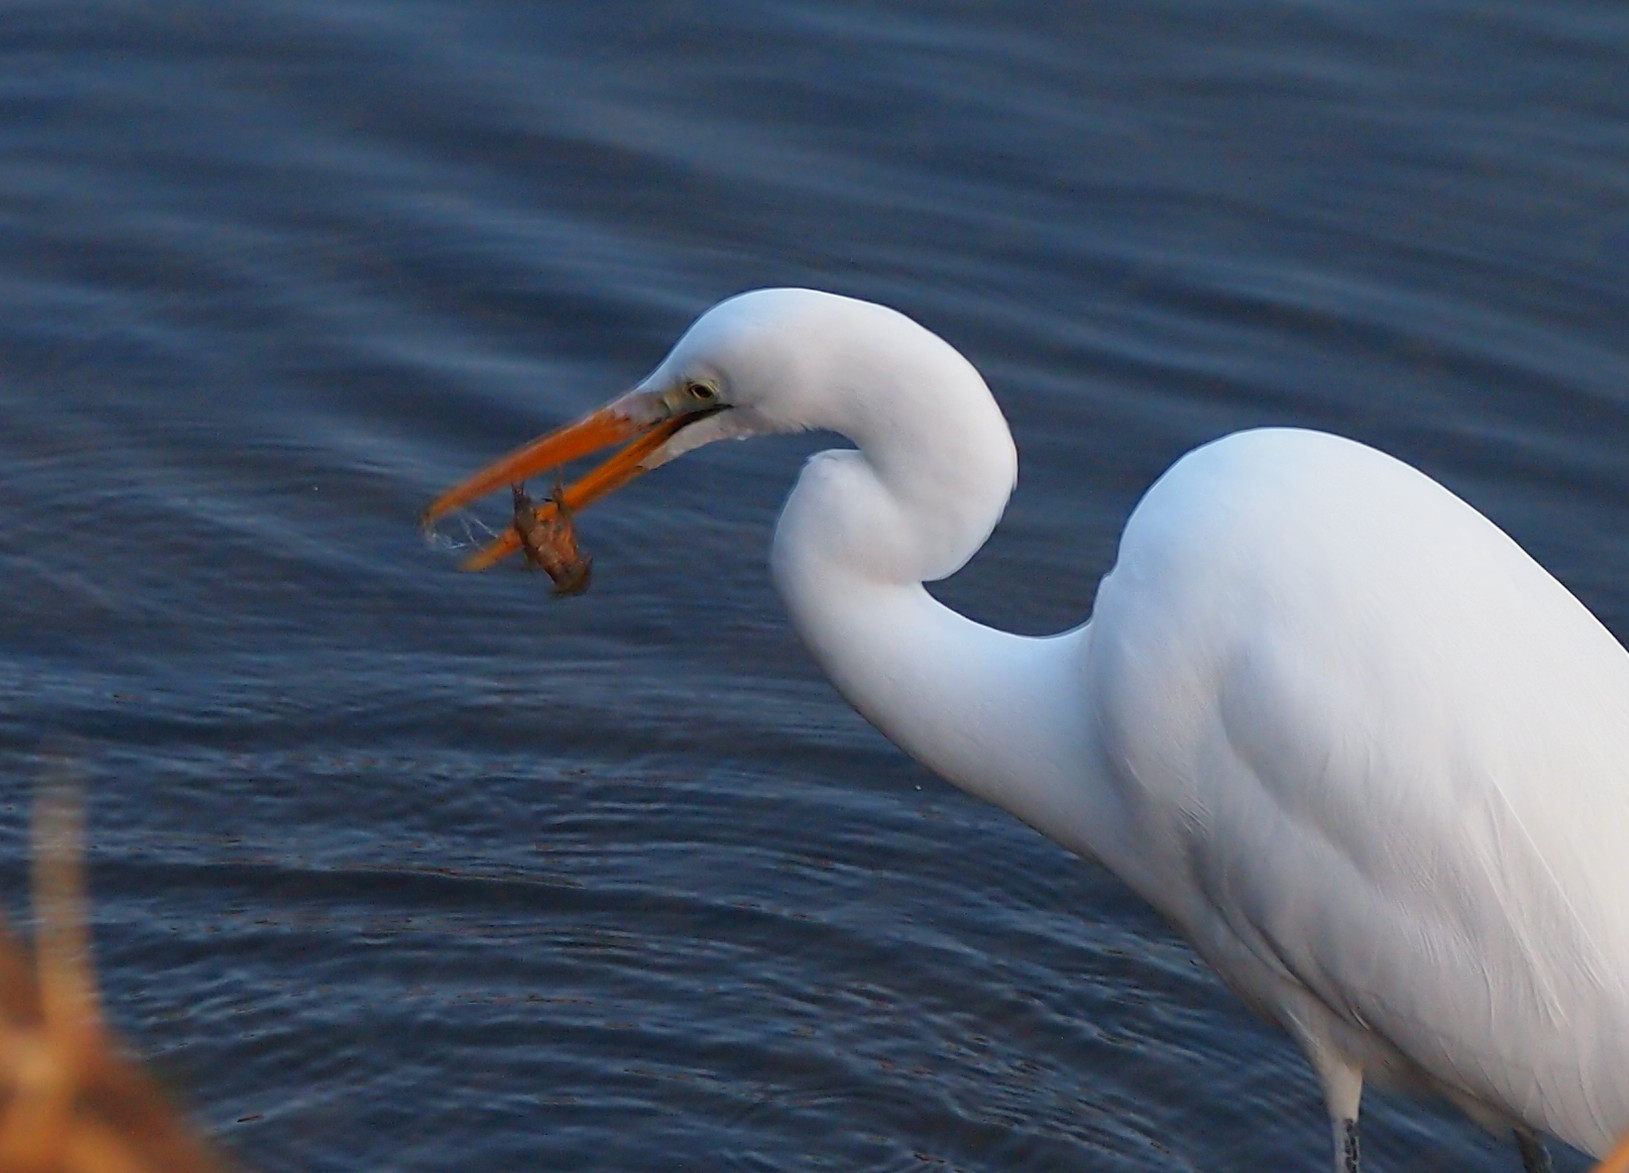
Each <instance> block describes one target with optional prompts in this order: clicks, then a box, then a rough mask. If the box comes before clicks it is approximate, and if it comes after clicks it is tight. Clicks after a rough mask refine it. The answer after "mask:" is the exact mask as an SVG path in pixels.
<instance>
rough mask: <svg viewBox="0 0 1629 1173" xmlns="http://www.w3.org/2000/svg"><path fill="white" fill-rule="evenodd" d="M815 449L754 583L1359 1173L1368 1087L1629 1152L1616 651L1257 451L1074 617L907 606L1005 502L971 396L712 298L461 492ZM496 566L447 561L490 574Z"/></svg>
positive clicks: (1167, 495)
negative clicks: (738, 441) (1222, 1012)
mask: <svg viewBox="0 0 1629 1173" xmlns="http://www.w3.org/2000/svg"><path fill="white" fill-rule="evenodd" d="M804 429H826V430H830V431H833V432H838V433H841V434H843V435H844V436H846V437H848V438H849V439H850V440H852V441H853V442H854V444H855V445H856V446H857V448H856V449H854V450H842V451H830V452H822V453H820V454H818V455H816V456H814V457H813V458H812V459H811V460H810V461H809V462H808V464H807V465H806V466H805V467H804V469H803V473H802V475H801V476H800V477H799V479H798V482H797V486H796V488H795V489H794V490H793V492H792V494H791V496H790V498H789V499H788V500H787V502H786V507H785V510H784V511H783V512H782V514H781V517H780V522H779V525H778V526H777V528H776V530H775V537H774V545H773V554H772V559H771V564H772V570H773V575H774V580H775V583H776V585H777V587H778V588H779V590H780V593H781V595H782V597H783V599H784V600H785V603H786V607H787V610H788V611H789V613H790V615H791V618H792V622H793V624H794V625H795V626H796V628H797V631H798V633H799V635H800V636H801V637H802V639H803V642H804V643H805V644H806V645H807V647H808V649H809V651H810V652H811V653H812V654H813V656H814V658H815V659H816V660H817V661H818V662H819V664H820V666H821V667H822V668H823V669H824V670H825V672H826V674H827V675H828V676H829V677H830V678H831V680H832V682H833V683H834V684H835V685H836V687H837V689H838V691H840V692H841V693H842V695H843V696H844V697H846V698H847V699H848V701H849V702H850V703H851V704H852V705H853V706H854V707H855V708H856V709H858V710H859V711H860V712H861V713H862V714H863V715H864V716H865V717H866V718H867V719H868V720H870V721H871V722H872V723H873V724H874V725H876V726H877V728H878V729H880V730H881V731H882V732H883V733H885V734H886V735H887V736H888V737H890V738H891V739H892V740H893V741H894V742H895V743H896V744H898V745H899V746H900V747H901V748H903V749H904V750H905V751H906V752H907V753H909V754H911V755H912V756H913V757H915V758H916V759H918V760H919V761H921V762H923V763H924V764H926V765H927V766H928V767H929V768H931V769H933V770H934V771H936V772H937V773H939V774H941V775H943V776H944V777H945V778H947V779H949V780H950V781H951V782H953V783H955V784H956V785H957V786H959V787H961V788H962V789H963V790H966V791H967V792H969V793H971V794H974V795H977V796H979V797H981V798H984V799H987V800H989V801H990V802H993V803H995V804H996V805H997V806H1000V807H1002V808H1004V809H1006V810H1007V811H1010V812H1011V813H1012V814H1014V815H1016V816H1018V817H1019V818H1020V819H1023V820H1024V821H1025V822H1027V823H1029V824H1030V825H1031V826H1033V827H1035V828H1036V829H1037V830H1039V831H1041V832H1042V833H1043V834H1045V835H1048V836H1050V837H1051V838H1052V839H1054V840H1056V841H1057V842H1059V843H1060V844H1062V845H1064V846H1065V847H1067V848H1069V849H1070V850H1072V851H1074V852H1076V853H1077V854H1079V855H1081V856H1084V857H1086V858H1087V859H1091V860H1097V861H1100V862H1102V863H1103V864H1104V865H1106V866H1107V867H1109V868H1110V869H1112V870H1113V871H1114V872H1115V873H1116V874H1118V875H1119V876H1120V877H1121V878H1122V879H1123V880H1124V881H1125V882H1126V883H1127V884H1129V885H1130V886H1131V887H1132V888H1133V889H1135V890H1136V891H1137V892H1139V893H1140V894H1141V895H1142V896H1143V897H1144V898H1145V899H1147V900H1148V901H1149V903H1151V904H1152V905H1153V906H1154V907H1155V908H1157V909H1158V910H1159V911H1160V912H1161V913H1162V914H1163V915H1164V916H1165V917H1166V918H1168V919H1169V920H1170V922H1171V923H1172V924H1173V925H1175V926H1176V927H1177V928H1178V929H1180V930H1181V931H1182V932H1183V933H1184V934H1186V936H1187V937H1188V939H1189V940H1190V941H1192V943H1193V946H1194V948H1195V949H1197V950H1198V952H1199V953H1200V955H1201V956H1203V957H1204V958H1205V959H1206V960H1207V961H1208V962H1209V963H1210V964H1211V965H1213V966H1214V967H1215V968H1216V970H1217V971H1218V972H1219V973H1220V974H1221V976H1222V977H1223V979H1224V980H1225V981H1226V982H1227V983H1228V985H1229V986H1231V987H1232V988H1233V989H1234V990H1235V991H1237V992H1238V993H1239V994H1240V995H1241V996H1242V997H1243V998H1244V999H1245V1000H1246V1001H1247V1002H1248V1003H1250V1004H1251V1005H1252V1006H1253V1007H1255V1009H1256V1010H1258V1011H1259V1012H1261V1013H1262V1014H1264V1015H1265V1016H1266V1017H1268V1018H1269V1019H1271V1020H1273V1021H1275V1022H1277V1023H1278V1024H1279V1025H1280V1026H1282V1027H1283V1028H1284V1029H1285V1030H1287V1031H1288V1032H1289V1033H1290V1034H1291V1035H1292V1036H1293V1037H1294V1038H1295V1039H1296V1041H1297V1042H1298V1043H1299V1044H1300V1046H1301V1048H1302V1049H1303V1050H1304V1051H1305V1053H1306V1055H1307V1058H1308V1059H1309V1060H1310V1061H1311V1063H1312V1067H1313V1069H1314V1070H1315V1071H1316V1072H1317V1075H1318V1077H1319V1079H1320V1081H1321V1082H1322V1085H1323V1094H1324V1100H1325V1103H1326V1105H1327V1107H1328V1111H1329V1116H1330V1119H1331V1122H1332V1127H1333V1134H1334V1148H1335V1161H1334V1165H1335V1169H1336V1170H1337V1173H1356V1170H1357V1169H1358V1154H1357V1116H1358V1100H1359V1095H1360V1093H1361V1090H1362V1086H1363V1082H1364V1080H1365V1078H1367V1077H1373V1078H1376V1079H1381V1080H1385V1081H1387V1082H1399V1083H1402V1084H1404V1085H1413V1086H1416V1087H1419V1088H1423V1089H1426V1090H1430V1091H1435V1092H1437V1093H1440V1094H1442V1095H1444V1096H1446V1097H1447V1098H1448V1099H1449V1100H1451V1101H1453V1102H1454V1103H1455V1104H1457V1105H1459V1106H1460V1107H1461V1108H1462V1109H1464V1110H1465V1111H1466V1112H1468V1113H1469V1114H1470V1115H1471V1116H1472V1117H1474V1118H1475V1119H1476V1120H1478V1121H1480V1122H1481V1123H1482V1124H1484V1125H1486V1126H1488V1127H1490V1128H1494V1129H1499V1130H1513V1131H1514V1133H1515V1135H1516V1138H1517V1141H1518V1144H1519V1147H1520V1149H1521V1155H1522V1161H1523V1164H1524V1166H1525V1167H1526V1168H1527V1169H1528V1170H1529V1171H1530V1173H1534V1171H1536V1170H1538V1169H1541V1168H1543V1167H1544V1165H1545V1163H1546V1159H1545V1156H1544V1152H1543V1148H1542V1146H1541V1145H1540V1143H1539V1141H1538V1140H1537V1136H1538V1134H1540V1133H1551V1134H1554V1135H1555V1136H1557V1137H1560V1138H1561V1139H1563V1140H1565V1141H1567V1142H1568V1143H1570V1144H1573V1145H1576V1146H1577V1147H1579V1148H1581V1149H1583V1150H1585V1151H1586V1152H1589V1153H1592V1154H1595V1155H1597V1156H1599V1155H1600V1154H1602V1153H1603V1152H1605V1151H1606V1150H1607V1149H1608V1148H1609V1147H1610V1145H1611V1142H1612V1141H1613V1139H1614V1138H1615V1137H1616V1136H1617V1135H1618V1134H1619V1133H1620V1132H1622V1131H1623V1130H1624V1129H1625V1128H1626V1127H1629V654H1626V653H1625V652H1624V649H1623V648H1622V647H1621V646H1620V645H1619V644H1618V642H1617V641H1616V640H1615V639H1613V637H1612V636H1611V634H1610V633H1608V631H1607V630H1606V628H1604V627H1603V626H1602V625H1601V624H1600V623H1599V622H1598V621H1597V620H1596V619H1595V617H1594V616H1592V615H1591V614H1590V613H1589V611H1588V610H1586V609H1585V608H1584V606H1583V605H1582V604H1581V603H1579V602H1578V600H1577V599H1575V598H1574V597H1573V596H1572V595H1571V594H1570V593H1568V591H1567V590H1566V589H1565V588H1564V587H1562V586H1561V584H1560V583H1558V582H1557V581H1556V580H1555V579H1554V578H1552V577H1551V576H1550V575H1549V574H1548V573H1546V572H1545V571H1544V570H1543V569H1542V568H1541V567H1540V566H1539V565H1538V564H1537V563H1536V562H1534V561H1533V560H1532V559H1531V558H1530V557H1529V556H1528V555H1527V554H1526V553H1525V552H1523V551H1522V549H1521V548H1520V547H1518V546H1517V545H1516V543H1515V542H1513V541H1512V540H1511V539H1510V538H1509V537H1507V536H1506V535H1505V534H1504V533H1503V532H1502V531H1500V530H1499V529H1498V528H1497V527H1496V526H1494V525H1493V523H1491V522H1490V521H1488V520H1487V519H1486V518H1484V517H1483V516H1482V515H1481V514H1479V513H1478V512H1477V511H1476V510H1474V509H1472V508H1471V507H1470V506H1469V505H1467V504H1465V503H1464V502H1463V501H1461V500H1460V499H1459V498H1457V497H1456V496H1454V495H1453V494H1452V493H1450V492H1448V490H1446V489H1444V488H1443V487H1442V486H1440V485H1438V484H1437V483H1436V482H1434V481H1432V480H1431V479H1429V478H1428V477H1426V476H1424V475H1423V474H1421V473H1419V472H1417V471H1415V470H1414V469H1412V468H1410V467H1408V466H1407V465H1404V464H1402V463H1400V462H1398V461H1397V460H1394V459H1392V458H1391V457H1389V456H1385V455H1383V454H1382V453H1380V452H1377V451H1375V450H1374V449H1371V448H1368V447H1365V446H1363V445H1361V444H1357V443H1354V442H1352V441H1350V440H1344V439H1340V438H1338V437H1335V436H1331V435H1326V434H1322V433H1319V432H1313V431H1301V430H1295V429H1288V428H1272V429H1262V430H1258V431H1248V432H1241V433H1238V434H1235V435H1230V436H1226V437H1224V438H1222V439H1219V440H1216V441H1215V442H1213V443H1210V444H1207V445H1205V446H1204V447H1202V448H1200V449H1198V450H1196V451H1194V452H1191V453H1189V454H1188V455H1186V456H1184V457H1183V458H1182V459H1181V460H1179V461H1178V462H1177V463H1176V464H1175V465H1173V466H1172V467H1171V469H1170V470H1169V471H1167V472H1166V473H1165V475H1164V476H1162V477H1161V478H1160V479H1159V481H1158V482H1157V483H1156V484H1155V485H1154V486H1153V487H1152V488H1151V489H1149V491H1148V493H1147V495H1146V496H1144V497H1143V499H1142V501H1141V502H1140V503H1139V504H1138V505H1137V508H1136V510H1135V512H1134V513H1133V514H1132V516H1131V519H1130V521H1129V522H1128V523H1127V525H1126V529H1125V533H1124V535H1123V537H1122V538H1121V542H1120V549H1119V555H1118V558H1117V560H1116V562H1115V565H1114V567H1113V569H1112V570H1111V571H1110V572H1109V574H1108V575H1107V576H1106V577H1105V578H1104V579H1103V580H1102V583H1101V584H1100V586H1099V587H1098V591H1097V599H1096V604H1095V607H1094V610H1093V613H1092V617H1091V619H1090V621H1089V622H1086V623H1084V624H1082V625H1081V626H1079V627H1076V628H1074V629H1073V630H1071V631H1067V632H1064V633H1063V634H1061V635H1056V636H1052V637H1049V638H1030V637H1025V636H1018V635H1011V634H1008V633H1006V632H1002V631H997V630H994V629H992V628H989V627H985V626H983V625H981V624H978V623H975V622H973V621H971V620H969V619H966V618H964V617H963V616H961V615H959V614H956V613H955V612H953V611H951V610H950V609H948V608H947V607H945V606H943V605H942V604H941V603H939V602H938V601H936V600H935V599H934V598H933V597H932V596H931V595H929V594H928V592H927V591H926V590H925V589H924V587H923V585H922V584H923V583H924V582H925V581H932V580H935V579H940V578H943V577H945V576H946V575H949V574H951V573H953V572H955V571H956V570H957V569H958V568H960V567H961V566H962V565H963V564H964V563H965V562H966V561H967V560H968V559H969V558H970V557H972V555H973V554H974V552H975V551H977V550H978V548H979V546H980V545H981V544H982V543H983V542H984V540H985V538H986V537H988V535H989V534H990V532H991V530H992V529H993V528H994V526H995V524H996V522H997V520H998V519H999V518H1000V516H1001V514H1002V511H1003V509H1004V508H1005V506H1006V503H1007V500H1008V497H1009V495H1010V494H1011V492H1012V489H1013V485H1014V481H1015V477H1016V472H1017V454H1016V450H1015V448H1014V445H1013V441H1012V437H1011V434H1010V433H1009V431H1008V428H1007V424H1006V421H1005V420H1004V419H1003V417H1002V414H1001V411H1000V410H999V408H998V407H997V406H996V403H995V400H994V399H993V398H992V397H991V395H990V392H989V389H988V388H987V387H986V386H985V383H984V380H983V379H982V378H981V377H980V376H979V374H978V372H977V371H976V370H975V369H974V368H973V367H972V365H971V364H969V363H968V361H967V360H966V359H965V358H963V357H962V355H961V354H959V353H958V352H957V351H956V350H954V349H953V348H952V347H951V346H950V345H948V344H947V343H946V342H944V341H943V340H941V339H940V338H938V337H937V336H936V335H934V334H932V333H930V332H929V331H928V330H926V329H924V328H923V327H922V326H920V325H918V324H917V323H915V322H913V321H912V320H910V319H909V318H907V317H905V316H904V315H902V314H899V313H897V312H895V311H893V310H890V309H886V308H883V307H881V306H877V305H872V304H869V303H866V302H861V301H856V300H852V299H849V298H844V297H838V296H834V295H831V294H825V293H818V292H814V291H810V290H799V289H771V290H760V291H757V292H753V293H747V294H743V295H741V296H739V297H735V298H733V299H731V300H728V301H725V302H723V303H722V304H720V305H718V306H716V307H714V308H713V309H711V310H709V311H708V312H707V313H706V314H705V315H703V316H702V317H701V318H700V319H699V320H698V321H697V322H696V323H695V324H694V325H693V326H692V327H691V328H690V330H689V331H688V332H687V333H686V334H685V335H684V337H683V338H682V339H681V340H680V341H679V342H678V344H677V345H676V346H675V347H674V348H673V350H672V352H671V353H670V354H669V355H668V356H667V358H666V359H665V360H664V361H663V362H662V363H661V365H660V366H658V367H657V368H656V370H655V371H654V372H653V373H652V374H651V375H650V376H649V377H648V378H646V379H645V380H644V381H643V382H642V383H641V384H640V385H639V386H638V387H636V388H635V389H634V390H632V391H630V392H628V393H627V394H625V395H623V396H621V397H620V398H617V399H615V400H614V401H612V402H611V403H610V404H608V405H607V406H605V407H603V408H601V409H600V410H599V411H596V412H594V413H593V414H591V415H589V416H586V417H585V418H583V419H582V420H580V421H578V422H577V423H575V424H571V425H569V426H567V427H564V428H561V429H559V430H558V431H556V432H553V433H551V434H549V435H548V436H545V437H542V438H541V439H539V440H537V441H534V442H533V443H531V444H529V445H527V446H526V447H524V448H522V449H520V450H518V451H517V452H515V453H513V454H511V455H510V456H508V457H506V458H504V459H503V460H500V461H498V462H497V463H495V464H493V465H491V466H489V467H488V468H487V469H486V470H484V471H483V472H481V473H479V474H477V475H476V476H474V477H472V478H470V479H469V480H468V481H466V482H464V483H463V484H462V485H460V486H458V487H456V488H454V489H452V490H451V491H449V492H448V493H447V494H446V495H445V496H443V497H442V498H441V499H440V500H438V501H437V502H436V503H435V504H433V505H432V506H431V507H430V509H429V510H428V512H427V514H426V519H427V521H428V520H433V519H434V518H435V517H436V516H439V515H441V514H442V513H445V512H446V511H447V510H449V509H452V508H455V507H457V506H459V505H462V504H464V503H466V502H468V501H470V500H472V499H473V498H475V497H477V496H480V495H481V494H483V493H486V492H488V491H490V490H492V489H495V488H498V487H500V486H502V485H506V484H509V483H510V482H513V481H519V480H521V479H523V478H525V477H528V476H534V475H537V474H538V473H541V472H543V471H545V470H548V469H551V468H554V467H555V466H557V465H559V464H560V463H562V462H564V461H566V460H570V459H575V458H577V457H579V456H582V455H585V454H586V453H588V452H591V451H594V450H596V449H598V448H601V447H604V446H606V445H608V444H611V443H614V442H620V441H631V443H630V444H629V446H628V447H627V448H625V449H624V450H623V451H622V452H620V453H619V454H617V455H616V456H614V457H612V458H611V459H610V460H608V461H607V462H606V463H604V464H602V465H600V466H599V467H598V468H597V469H596V470H595V471H594V472H592V473H590V474H589V475H588V476H586V477H585V478H583V479H582V480H580V481H578V482H577V483H576V484H575V485H573V486H571V487H570V488H569V489H567V490H566V493H565V499H566V500H567V502H568V503H569V504H572V505H582V504H586V503H588V502H589V501H591V500H593V499H595V498H596V497H599V496H601V495H603V494H604V493H606V492H609V491H610V490H611V489H613V488H615V487H617V486H618V485H620V484H623V483H625V482H626V481H628V480H631V479H632V478H633V477H634V476H636V475H638V474H639V473H640V472H642V471H644V470H645V469H648V468H653V467H655V466H657V465H659V464H662V463H663V462H665V461H667V460H669V459H671V458H672V457H674V456H677V455H679V454H680V453H683V452H686V451H689V450H691V449H693V448H696V447H699V446H700V445H702V444H705V443H708V442H710V441H713V440H718V439H723V438H726V437H747V436H753V435H758V434H762V433H770V432H790V431H801V430H804ZM512 545H513V543H512V542H507V543H506V542H500V543H498V545H497V546H496V548H494V549H492V550H490V551H489V552H488V553H487V554H485V555H483V556H480V557H478V558H477V559H475V560H473V562H474V564H475V565H484V564H486V563H488V562H490V561H492V560H494V559H495V558H496V557H498V556H499V555H500V554H501V553H503V552H504V550H505V549H507V548H511V547H512Z"/></svg>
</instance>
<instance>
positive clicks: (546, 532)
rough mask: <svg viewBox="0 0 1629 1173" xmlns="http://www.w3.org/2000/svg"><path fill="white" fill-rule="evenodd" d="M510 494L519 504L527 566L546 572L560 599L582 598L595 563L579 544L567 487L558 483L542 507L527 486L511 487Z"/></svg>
mask: <svg viewBox="0 0 1629 1173" xmlns="http://www.w3.org/2000/svg"><path fill="white" fill-rule="evenodd" d="M509 490H510V493H511V495H512V496H513V497H514V502H515V520H514V523H513V524H514V530H515V537H516V538H517V539H519V541H520V548H521V551H522V552H523V553H524V554H525V555H526V563H527V565H529V566H535V567H538V568H540V569H542V570H543V572H544V573H546V574H547V575H548V576H549V578H550V579H552V580H553V582H554V594H555V597H556V598H563V597H565V596H568V595H580V594H582V593H583V592H584V591H586V590H587V589H588V581H589V576H590V573H591V572H592V570H593V569H594V560H593V559H592V558H588V557H585V556H584V555H583V552H582V549H581V547H580V546H578V544H577V527H576V525H575V524H574V523H573V516H572V509H571V506H570V505H569V504H567V502H566V487H565V483H564V482H563V481H557V482H556V483H555V486H554V492H553V493H552V494H550V496H549V499H548V501H547V502H546V503H545V504H543V505H542V506H538V505H535V504H534V503H533V502H532V499H531V498H530V497H529V496H527V494H526V486H525V485H523V484H514V485H511V486H509Z"/></svg>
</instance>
